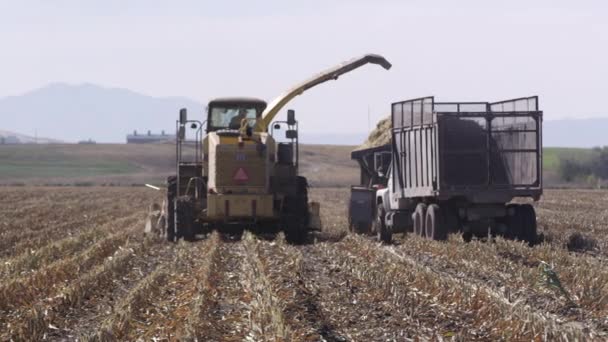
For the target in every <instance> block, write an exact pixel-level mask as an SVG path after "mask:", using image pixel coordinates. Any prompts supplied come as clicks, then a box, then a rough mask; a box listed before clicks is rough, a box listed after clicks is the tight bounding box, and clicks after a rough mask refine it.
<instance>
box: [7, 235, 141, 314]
mask: <svg viewBox="0 0 608 342" xmlns="http://www.w3.org/2000/svg"><path fill="white" fill-rule="evenodd" d="M130 233H131V231H130V230H129V231H123V232H120V233H116V234H113V235H110V236H108V237H106V238H105V239H103V240H100V241H98V242H97V243H96V244H94V245H93V246H91V247H89V248H88V249H87V250H85V251H84V252H82V253H80V254H77V255H75V256H73V257H71V258H68V259H62V260H59V261H56V262H54V263H52V264H50V265H48V266H46V267H44V268H42V269H40V270H38V271H37V272H35V273H33V274H31V275H28V276H26V277H22V278H16V279H13V280H11V281H9V282H8V283H6V284H3V285H2V286H0V309H1V310H6V309H10V308H17V307H20V306H23V305H27V304H31V303H32V302H33V300H34V299H35V298H39V297H41V296H44V295H48V294H49V293H51V292H52V290H53V289H54V288H53V286H51V285H52V284H56V283H58V282H61V281H65V280H68V279H73V278H74V277H75V276H76V275H77V274H78V273H80V272H81V270H86V269H89V268H91V267H92V266H94V265H95V264H97V263H98V262H99V261H101V260H103V259H104V258H106V257H107V256H109V255H112V253H113V252H114V251H115V250H116V249H117V248H118V247H119V246H121V245H123V244H124V243H125V242H126V241H127V240H128V238H129V234H130Z"/></svg>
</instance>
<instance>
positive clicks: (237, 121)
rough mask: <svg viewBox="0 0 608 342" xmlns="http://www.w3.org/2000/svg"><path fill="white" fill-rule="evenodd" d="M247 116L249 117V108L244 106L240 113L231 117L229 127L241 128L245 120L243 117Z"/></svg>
mask: <svg viewBox="0 0 608 342" xmlns="http://www.w3.org/2000/svg"><path fill="white" fill-rule="evenodd" d="M246 118H247V110H246V109H244V108H240V109H239V113H238V114H237V115H236V116H233V117H232V119H230V125H229V126H228V128H230V129H240V128H241V122H243V119H246Z"/></svg>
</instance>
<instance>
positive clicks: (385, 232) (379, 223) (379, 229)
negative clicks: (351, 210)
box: [376, 203, 393, 243]
mask: <svg viewBox="0 0 608 342" xmlns="http://www.w3.org/2000/svg"><path fill="white" fill-rule="evenodd" d="M376 211H377V215H376V236H377V237H378V241H380V242H382V243H391V241H392V240H393V232H392V231H391V230H390V229H389V228H388V227H387V226H386V220H385V219H386V210H384V205H383V204H382V203H378V208H377V210H376Z"/></svg>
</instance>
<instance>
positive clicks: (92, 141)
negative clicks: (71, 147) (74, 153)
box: [78, 138, 97, 145]
mask: <svg viewBox="0 0 608 342" xmlns="http://www.w3.org/2000/svg"><path fill="white" fill-rule="evenodd" d="M78 144H80V145H95V144H97V142H96V141H95V140H93V139H90V138H89V140H80V141H79V142H78Z"/></svg>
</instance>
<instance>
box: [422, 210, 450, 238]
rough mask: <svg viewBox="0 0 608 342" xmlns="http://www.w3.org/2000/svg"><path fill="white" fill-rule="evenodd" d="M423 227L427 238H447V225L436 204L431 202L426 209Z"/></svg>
mask: <svg viewBox="0 0 608 342" xmlns="http://www.w3.org/2000/svg"><path fill="white" fill-rule="evenodd" d="M424 228H425V231H426V237H427V238H428V239H432V240H440V241H443V240H446V239H447V238H448V227H447V225H446V224H445V221H444V215H442V213H441V210H440V209H439V206H438V205H437V204H431V205H429V206H428V208H427V209H426V221H425V223H424Z"/></svg>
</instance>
